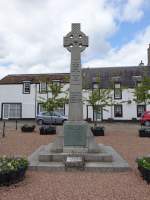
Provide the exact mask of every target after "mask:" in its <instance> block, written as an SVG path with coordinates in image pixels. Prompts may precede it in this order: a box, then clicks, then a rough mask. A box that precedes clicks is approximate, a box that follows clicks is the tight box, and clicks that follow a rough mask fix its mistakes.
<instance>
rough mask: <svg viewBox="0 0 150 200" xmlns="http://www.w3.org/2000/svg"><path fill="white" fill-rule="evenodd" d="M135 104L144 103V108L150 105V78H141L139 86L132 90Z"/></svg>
mask: <svg viewBox="0 0 150 200" xmlns="http://www.w3.org/2000/svg"><path fill="white" fill-rule="evenodd" d="M133 100H134V101H135V102H137V103H144V104H145V106H147V105H148V104H150V77H148V76H145V77H143V79H142V81H141V83H140V84H137V86H136V87H135V89H134V99H133Z"/></svg>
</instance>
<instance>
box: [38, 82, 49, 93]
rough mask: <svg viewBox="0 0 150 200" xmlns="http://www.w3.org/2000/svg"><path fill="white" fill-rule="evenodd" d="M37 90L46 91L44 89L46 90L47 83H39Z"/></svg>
mask: <svg viewBox="0 0 150 200" xmlns="http://www.w3.org/2000/svg"><path fill="white" fill-rule="evenodd" d="M39 91H40V93H46V91H47V83H46V82H41V83H40V88H39Z"/></svg>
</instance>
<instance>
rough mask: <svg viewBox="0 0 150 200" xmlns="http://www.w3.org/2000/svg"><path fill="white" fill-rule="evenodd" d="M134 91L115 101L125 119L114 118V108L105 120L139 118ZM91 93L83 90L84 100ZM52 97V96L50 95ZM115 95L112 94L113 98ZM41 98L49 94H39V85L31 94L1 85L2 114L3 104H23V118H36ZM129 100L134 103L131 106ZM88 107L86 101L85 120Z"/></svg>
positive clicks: (109, 109)
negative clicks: (118, 104) (134, 100)
mask: <svg viewBox="0 0 150 200" xmlns="http://www.w3.org/2000/svg"><path fill="white" fill-rule="evenodd" d="M68 88H69V84H66V85H64V91H66V90H67V89H68ZM133 91H134V90H133V89H123V91H122V99H121V100H114V102H115V103H120V104H122V105H123V117H121V118H118V117H117V118H114V108H113V107H107V108H106V109H107V110H108V111H104V112H103V119H105V120H106V119H108V118H114V119H116V120H131V119H132V118H137V105H136V103H135V102H133ZM88 95H89V91H86V90H83V100H85V99H88ZM48 96H50V94H48ZM113 96H114V94H113V93H112V97H113ZM40 97H44V98H45V99H46V98H47V94H40V93H39V84H37V85H36V84H31V91H30V94H23V84H10V85H0V113H1V108H2V103H21V104H22V117H23V118H34V117H35V115H36V113H37V105H38V103H39V100H40ZM128 100H131V101H132V103H131V104H129V103H128ZM87 105H88V102H85V101H84V104H83V116H84V119H85V118H86V117H87ZM147 110H150V105H149V106H147ZM88 111H89V115H88V117H90V118H93V110H92V107H89V110H88ZM65 114H66V115H67V114H68V105H65Z"/></svg>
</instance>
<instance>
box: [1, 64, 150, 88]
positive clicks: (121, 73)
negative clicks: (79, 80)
mask: <svg viewBox="0 0 150 200" xmlns="http://www.w3.org/2000/svg"><path fill="white" fill-rule="evenodd" d="M144 74H146V75H149V76H150V66H132V67H103V68H83V69H82V75H83V87H84V88H86V89H88V88H92V83H93V82H95V81H96V80H97V78H96V77H100V87H101V88H110V87H112V85H113V81H116V80H118V81H119V82H121V84H122V85H123V86H124V87H129V88H133V87H134V86H135V77H138V78H139V77H143V75H144ZM69 76H70V75H69V73H54V74H15V75H13V74H12V75H8V76H5V77H4V78H3V79H1V80H0V84H20V83H22V82H23V81H31V83H39V82H41V81H47V82H50V81H52V80H60V81H61V82H64V81H65V82H66V80H67V79H68V78H69Z"/></svg>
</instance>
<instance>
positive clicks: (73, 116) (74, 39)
mask: <svg viewBox="0 0 150 200" xmlns="http://www.w3.org/2000/svg"><path fill="white" fill-rule="evenodd" d="M87 46H88V37H87V36H86V35H85V34H84V33H82V32H81V31H80V24H79V23H73V24H72V31H71V32H70V33H68V34H67V35H66V36H65V37H64V47H65V48H67V50H68V51H69V52H71V71H70V90H69V121H82V120H83V102H82V70H81V52H82V51H83V50H84V49H85V48H86V47H87Z"/></svg>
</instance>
